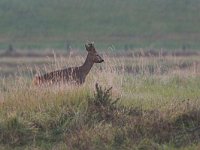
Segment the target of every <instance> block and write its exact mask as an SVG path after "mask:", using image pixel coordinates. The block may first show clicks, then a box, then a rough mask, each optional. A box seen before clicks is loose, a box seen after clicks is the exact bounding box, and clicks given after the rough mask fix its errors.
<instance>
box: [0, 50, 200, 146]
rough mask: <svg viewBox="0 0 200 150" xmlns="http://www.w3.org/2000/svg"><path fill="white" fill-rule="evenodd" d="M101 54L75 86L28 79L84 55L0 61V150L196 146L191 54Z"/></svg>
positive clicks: (198, 90) (196, 73)
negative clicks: (38, 83)
mask: <svg viewBox="0 0 200 150" xmlns="http://www.w3.org/2000/svg"><path fill="white" fill-rule="evenodd" d="M103 58H104V60H105V63H102V64H100V65H95V66H94V68H93V69H92V71H91V72H90V74H89V76H88V77H87V79H86V83H85V84H84V85H83V86H81V87H77V86H72V85H61V86H58V85H52V86H43V87H34V86H33V85H32V84H31V80H32V77H33V76H34V74H35V73H37V72H46V71H50V70H54V69H58V68H62V67H65V66H77V65H80V64H81V63H82V62H83V61H84V57H83V56H75V57H70V56H66V57H55V58H52V57H50V58H43V57H38V58H33V57H31V58H26V57H23V58H9V57H6V58H1V59H0V69H1V80H0V146H1V149H58V150H59V149H164V150H168V149H170V150H171V149H185V150H186V149H191V150H193V149H199V148H200V117H199V116H200V107H199V106H200V57H199V56H198V55H196V56H190V57H186V56H179V57H178V56H170V55H168V56H165V57H164V56H162V55H160V56H158V57H154V56H149V57H144V56H141V57H136V56H135V57H134V56H133V57H127V56H126V57H125V56H116V57H114V56H108V55H107V54H104V56H103ZM16 66H18V67H16ZM5 75H6V77H5ZM8 75H9V76H8ZM96 83H98V85H96ZM110 87H112V89H110Z"/></svg>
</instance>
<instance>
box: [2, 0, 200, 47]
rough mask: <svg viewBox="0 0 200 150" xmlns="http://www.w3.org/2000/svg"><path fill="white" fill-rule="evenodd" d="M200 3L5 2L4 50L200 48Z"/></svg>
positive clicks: (162, 0)
mask: <svg viewBox="0 0 200 150" xmlns="http://www.w3.org/2000/svg"><path fill="white" fill-rule="evenodd" d="M199 10H200V1H199V0H190V1H189V0H176V1H174V0H167V1H166V0H151V1H139V0H126V1H120V0H101V1H98V0H76V1H74V0H56V1H55V0H43V1H41V0H34V1H32V0H15V1H13V0H1V1H0V20H1V21H0V49H7V47H8V45H9V44H13V46H14V47H15V48H18V49H25V50H27V49H28V50H31V49H41V50H42V49H45V48H53V49H67V44H70V45H71V46H72V48H80V47H81V46H82V45H81V44H80V43H85V42H86V41H87V40H91V41H98V44H99V45H100V47H102V48H107V47H108V46H112V45H114V46H115V47H116V49H124V48H126V49H129V48H130V49H131V48H140V47H142V48H168V49H187V50H188V49H189V50H199V48H200V44H199V43H200V40H199V39H200V29H199V26H200V21H199V20H200V15H199V14H200V13H199Z"/></svg>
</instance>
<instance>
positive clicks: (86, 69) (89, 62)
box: [80, 54, 94, 76]
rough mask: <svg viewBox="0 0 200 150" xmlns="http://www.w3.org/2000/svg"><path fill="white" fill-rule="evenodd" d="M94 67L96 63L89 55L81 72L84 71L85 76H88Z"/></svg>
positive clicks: (81, 67)
mask: <svg viewBox="0 0 200 150" xmlns="http://www.w3.org/2000/svg"><path fill="white" fill-rule="evenodd" d="M93 65H94V62H93V61H92V60H91V58H90V57H89V54H88V55H87V58H86V60H85V62H84V63H83V65H82V66H80V70H81V71H82V73H83V74H84V76H86V75H87V74H88V73H89V72H90V70H91V68H92V66H93Z"/></svg>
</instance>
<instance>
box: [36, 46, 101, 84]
mask: <svg viewBox="0 0 200 150" xmlns="http://www.w3.org/2000/svg"><path fill="white" fill-rule="evenodd" d="M85 48H86V50H87V51H88V54H87V58H86V60H85V62H84V64H83V65H82V66H79V67H70V68H66V69H62V70H56V71H52V72H49V73H46V74H44V75H42V76H36V77H35V78H34V79H33V83H34V85H41V84H43V83H57V82H63V83H64V82H69V81H72V82H75V84H83V83H84V82H85V78H86V76H87V74H88V73H89V72H90V69H91V68H92V66H93V64H94V63H102V62H103V61H104V60H103V59H102V58H101V57H100V56H99V55H98V54H97V52H96V50H95V47H94V44H93V43H88V44H85Z"/></svg>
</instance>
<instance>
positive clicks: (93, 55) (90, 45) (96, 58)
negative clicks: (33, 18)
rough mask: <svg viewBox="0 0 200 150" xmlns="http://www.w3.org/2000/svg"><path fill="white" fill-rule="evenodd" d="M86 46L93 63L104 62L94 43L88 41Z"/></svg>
mask: <svg viewBox="0 0 200 150" xmlns="http://www.w3.org/2000/svg"><path fill="white" fill-rule="evenodd" d="M85 48H86V50H87V51H88V57H89V58H90V60H91V61H92V62H93V63H102V62H104V60H103V59H102V58H101V56H99V54H98V53H97V52H96V49H95V47H94V43H88V44H85Z"/></svg>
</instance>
